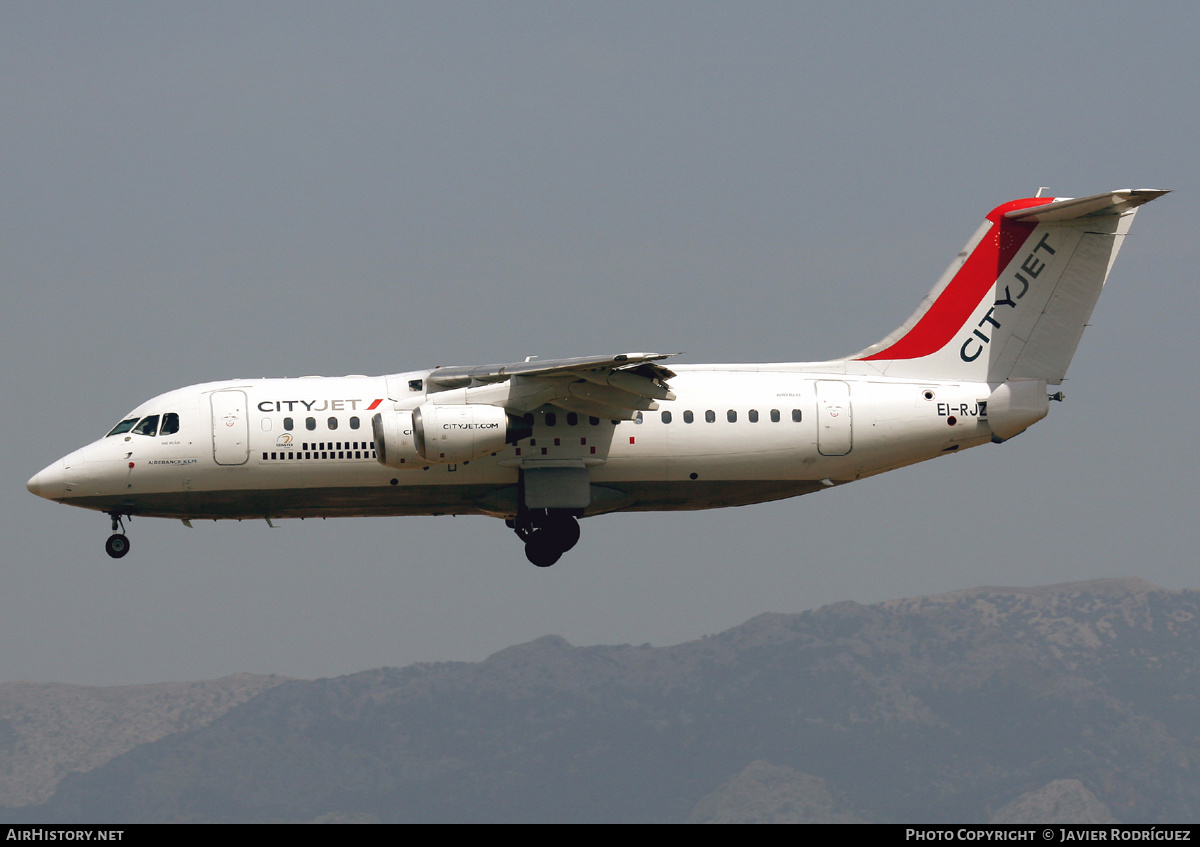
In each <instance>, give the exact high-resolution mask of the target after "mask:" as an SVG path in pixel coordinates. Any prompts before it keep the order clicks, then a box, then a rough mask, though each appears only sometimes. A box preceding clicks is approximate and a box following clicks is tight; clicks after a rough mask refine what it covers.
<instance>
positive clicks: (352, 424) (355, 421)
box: [350, 418, 359, 429]
mask: <svg viewBox="0 0 1200 847" xmlns="http://www.w3.org/2000/svg"><path fill="white" fill-rule="evenodd" d="M358 424H359V421H358V418H351V419H350V428H351V429H358Z"/></svg>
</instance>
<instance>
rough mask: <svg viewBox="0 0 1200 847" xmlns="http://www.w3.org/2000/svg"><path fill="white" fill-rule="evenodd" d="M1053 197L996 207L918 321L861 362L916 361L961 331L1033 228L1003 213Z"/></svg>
mask: <svg viewBox="0 0 1200 847" xmlns="http://www.w3.org/2000/svg"><path fill="white" fill-rule="evenodd" d="M1053 200H1054V198H1053V197H1027V198H1025V199H1024V200H1013V201H1012V202H1010V203H1005V204H1004V205H1002V206H997V207H996V208H995V209H993V210H992V211H991V212H990V213H989V214H988V216H987V219H988V220H989V221H991V222H992V228H991V229H990V230H989V231H988V233H987V235H985V236H984V237H983V240H982V241H981V242H979V244H978V246H976V248H975V250H974V251H972V253H971V255H970V256H968V257H967V261H966V262H964V263H963V266H962V267H961V268H959V269H958V273H956V274H955V275H954V279H952V280H950V283H949V285H947V286H946V287H945V289H943V290H942V293H941V294H939V295H938V299H937V300H935V301H934V302H933V304H932V305H931V306H930V307H929V311H927V312H926V313H925V314H924V315H922V316H921V318H920V320H918V321H917V322H916V324H915V325H914V326H913V327H912V329H910V330H909V331H908V332H906V333H905V334H904V335H903V336H902V337H901V338H899V339H897V341H896V342H895V343H894V344H892V345H891V346H890V347H888V348H887V349H885V350H880V351H879V352H878V353H872V354H871V355H870V356H864V357H863V361H868V362H869V361H872V360H876V359H919V358H921V357H922V356H928V355H930V354H932V353H936V352H937V351H938V350H941V349H942V348H943V347H945V346H946V344H947V343H949V342H950V340H951V339H952V338H954V335H955V333H957V332H958V331H959V330H960V329H962V327H963V324H965V323H966V322H967V318H969V317H970V316H971V315H972V313H974V311H975V307H976V306H978V305H979V301H980V300H982V299H983V298H984V297H986V296H987V293H988V292H989V291H991V290H992V286H993V285H994V284H995V282H996V279H997V277H999V276H1000V274H1001V273H1002V272H1003V271H1004V269H1005V268H1006V267H1008V263H1009V262H1011V261H1012V260H1013V257H1014V256H1015V255H1016V254H1017V251H1018V250H1020V249H1021V245H1023V244H1024V243H1025V241H1026V239H1028V238H1029V235H1030V233H1032V232H1033V230H1034V229H1035V228H1036V227H1037V224H1036V223H1023V222H1017V221H1009V220H1006V219H1005V218H1004V214H1005V213H1006V212H1012V211H1015V210H1017V209H1028V208H1030V207H1032V206H1042V205H1045V204H1046V203H1051V202H1053Z"/></svg>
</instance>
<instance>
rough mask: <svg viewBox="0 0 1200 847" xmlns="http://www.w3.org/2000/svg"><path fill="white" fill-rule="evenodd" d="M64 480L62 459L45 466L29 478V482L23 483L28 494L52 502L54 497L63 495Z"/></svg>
mask: <svg viewBox="0 0 1200 847" xmlns="http://www.w3.org/2000/svg"><path fill="white" fill-rule="evenodd" d="M66 478H67V477H66V470H65V469H64V468H63V463H62V459H59V460H58V461H57V462H54V463H53V464H50V465H47V466H46V467H44V468H42V469H41V470H40V471H38V472H37V473H35V474H34V475H33V476H31V477H30V478H29V482H27V483H25V487H26V488H28V489H29V493H30V494H36V495H37V496H38V497H45V498H46V499H47V500H53V499H54V498H55V497H61V496H62V495H63V494H64V493H65V491H66Z"/></svg>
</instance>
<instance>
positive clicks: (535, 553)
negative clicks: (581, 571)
mask: <svg viewBox="0 0 1200 847" xmlns="http://www.w3.org/2000/svg"><path fill="white" fill-rule="evenodd" d="M562 554H563V550H562V548H561V547H559V546H558V544H557V539H555V538H554V537H553V536H550V535H547V534H546V531H545V530H544V529H535V530H534V531H533V534H532V535H530V536H529V540H528V541H526V542H525V558H526V559H528V560H529V561H530V562H532V563H533V564H535V565H537V566H538V567H539V568H548V567H550V566H551V565H553V564H554V563H555V562H557V561H558V560H559V559H561V558H562Z"/></svg>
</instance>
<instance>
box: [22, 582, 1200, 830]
mask: <svg viewBox="0 0 1200 847" xmlns="http://www.w3.org/2000/svg"><path fill="white" fill-rule="evenodd" d="M1198 651H1200V592H1192V591H1166V590H1161V589H1157V588H1155V587H1154V586H1151V585H1149V584H1147V583H1145V582H1142V581H1140V580H1100V581H1095V582H1087V583H1076V584H1070V585H1058V586H1046V587H1040V588H1027V589H1021V588H977V589H972V590H969V591H961V592H956V593H952V594H943V595H937V596H933V597H925V598H917V599H911V600H897V601H893V602H888V603H882V604H877V605H873V606H863V605H859V604H855V603H839V604H836V605H833V606H828V607H825V608H823V609H818V610H814V611H808V612H803V613H800V614H769V615H760V616H759V617H756V618H754V619H752V620H750V621H748V622H747V623H745V624H743V625H742V626H739V627H735V628H734V629H731V630H729V631H727V632H724V633H721V634H719V635H715V636H712V637H709V638H705V639H702V640H700V641H695V642H690V643H686V644H681V645H677V646H673V647H662V648H651V647H631V646H617V647H572V646H571V645H569V644H568V643H566V642H565V641H563V640H562V639H561V638H556V637H552V636H551V637H545V638H541V639H538V640H536V641H534V642H531V643H529V644H524V645H520V646H516V647H511V648H508V649H506V650H502V651H500V652H499V653H497V654H495V655H494V656H492V657H491V658H489V659H487V660H486V661H484V662H480V663H475V664H468V663H445V664H427V665H417V666H413V667H408V668H404V669H382V670H376V671H369V672H365V673H359V674H354V675H350V676H345V677H340V678H337V679H325V680H316V681H311V682H306V681H289V682H284V683H282V684H278V685H274V686H271V687H270V688H269V689H268V690H265V691H263V692H262V693H261V694H258V695H257V696H254V697H252V698H251V699H249V700H247V701H246V702H244V703H242V704H241V705H238V706H236V707H234V708H231V709H229V710H228V711H226V712H225V713H224V714H222V715H221V716H220V717H218V718H216V719H215V720H213V721H212V722H211V723H209V724H208V725H207V726H203V727H199V728H195V729H191V728H188V729H181V730H180V731H177V732H174V733H172V734H170V735H166V736H165V737H163V738H161V739H160V740H157V741H155V742H153V743H149V744H142V745H139V746H137V747H134V748H133V749H130V750H129V751H128V752H126V753H124V754H122V755H120V756H117V757H115V758H113V759H111V760H110V761H108V762H107V763H105V764H103V765H101V766H99V767H94V768H93V769H91V770H90V771H88V772H86V773H76V774H72V775H70V776H68V777H66V778H65V779H63V780H62V781H61V783H60V784H59V786H58V791H57V792H56V793H55V795H54V796H53V797H52V798H51V799H50V800H49V801H48V802H47V803H45V804H44V805H40V806H26V807H24V810H23V811H21V814H24V815H28V816H29V820H40V821H84V820H87V821H95V822H101V821H113V822H117V821H150V820H164V821H312V820H379V821H664V822H667V821H687V820H693V821H730V820H744V821H751V820H754V821H766V820H778V821H785V820H787V821H792V820H794V821H800V820H811V821H830V822H832V821H859V820H863V821H908V822H914V821H919V822H937V821H968V822H981V821H988V820H991V819H993V818H995V819H997V820H1007V821H1022V820H1034V819H1036V820H1037V821H1038V822H1051V821H1052V820H1058V821H1063V820H1067V819H1071V818H1078V819H1080V822H1082V821H1083V820H1084V819H1086V820H1088V821H1097V822H1099V821H1112V820H1118V821H1121V822H1126V823H1132V822H1144V821H1155V822H1167V821H1171V822H1184V821H1190V820H1194V819H1197V818H1200V770H1198V769H1197V751H1198V749H1200V748H1198V740H1200V710H1197V708H1196V707H1197V702H1198V701H1197V698H1198V696H1200V652H1198ZM12 811H14V812H16V811H17V810H12Z"/></svg>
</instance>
